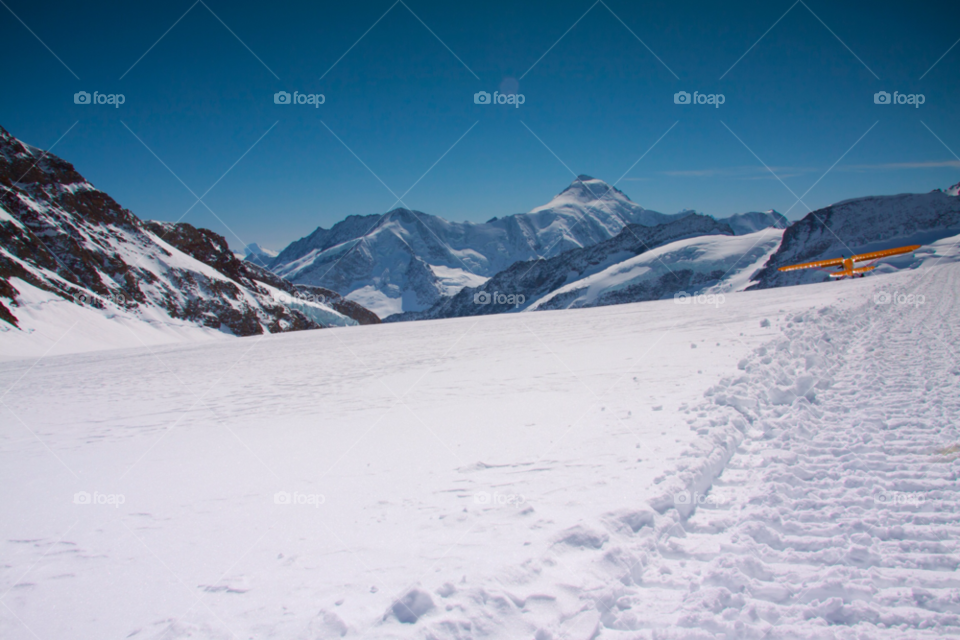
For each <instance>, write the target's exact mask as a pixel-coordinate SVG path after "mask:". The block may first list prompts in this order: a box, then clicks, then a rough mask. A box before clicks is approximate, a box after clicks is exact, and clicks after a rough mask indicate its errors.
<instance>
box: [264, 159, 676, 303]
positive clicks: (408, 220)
mask: <svg viewBox="0 0 960 640" xmlns="http://www.w3.org/2000/svg"><path fill="white" fill-rule="evenodd" d="M683 215H686V213H679V214H674V215H667V214H663V213H658V212H656V211H650V210H648V209H644V208H643V207H641V206H640V205H638V204H636V203H634V202H632V201H631V200H630V199H629V198H628V197H627V196H626V195H625V194H624V193H623V192H622V191H620V190H618V189H616V188H614V187H611V186H610V185H608V184H606V183H605V182H603V181H602V180H597V179H595V178H591V177H589V176H583V175H582V176H578V177H577V178H576V180H574V181H573V183H572V184H571V185H570V186H569V187H567V188H566V189H564V190H563V191H562V192H560V193H559V194H558V195H557V196H556V197H555V198H553V200H551V201H550V202H549V203H547V204H546V205H544V206H542V207H537V208H536V209H534V210H533V211H530V212H529V213H518V214H514V215H510V216H505V217H503V218H493V219H491V220H489V221H487V222H485V223H481V224H478V223H472V222H449V221H447V220H444V219H442V218H439V217H437V216H433V215H429V214H426V213H423V212H420V211H410V210H407V209H395V210H393V211H390V212H388V213H386V214H384V215H367V216H350V217H348V218H346V219H345V220H343V221H341V222H339V223H337V224H335V225H334V226H333V227H332V228H331V229H324V228H322V227H321V228H318V229H317V230H316V231H314V232H313V233H312V234H310V235H309V236H307V237H305V238H302V239H300V240H297V241H296V242H294V243H292V244H291V245H290V246H288V247H287V248H285V249H284V250H283V251H281V252H280V254H279V255H278V256H277V257H276V258H275V259H274V260H273V261H271V262H270V263H268V264H267V266H268V267H269V268H270V269H271V270H273V271H274V272H276V273H277V274H279V275H282V276H283V277H285V278H287V279H289V280H290V281H292V282H295V283H300V284H314V285H320V286H324V287H327V288H330V289H333V290H335V291H339V292H341V293H342V294H343V295H345V296H346V297H348V298H350V299H351V300H356V301H357V302H360V303H361V304H363V305H364V306H366V307H368V308H370V309H371V310H373V311H375V312H376V313H377V314H378V315H380V316H381V317H385V316H387V315H391V314H394V313H401V312H409V311H422V310H425V309H428V308H430V307H431V306H432V305H434V304H436V303H437V302H438V301H440V300H441V299H443V298H446V297H449V296H451V295H454V294H455V293H457V292H458V291H459V290H460V289H462V288H463V287H465V286H477V285H479V284H482V283H483V282H484V281H485V280H486V279H487V278H489V277H490V276H493V275H494V274H496V273H498V272H500V271H502V270H504V269H506V268H508V267H510V266H511V265H513V264H515V263H517V262H520V261H526V260H533V259H540V258H552V257H554V256H557V255H559V254H561V253H563V252H564V251H568V250H570V249H580V248H584V247H589V246H592V245H594V244H597V243H598V242H602V241H604V240H609V239H610V238H612V237H614V236H616V235H617V234H618V233H620V232H621V231H623V229H624V228H626V227H627V226H628V225H643V226H654V225H657V224H661V223H664V222H669V221H671V220H675V219H676V218H678V217H681V216H683Z"/></svg>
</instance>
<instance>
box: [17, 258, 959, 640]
mask: <svg viewBox="0 0 960 640" xmlns="http://www.w3.org/2000/svg"><path fill="white" fill-rule="evenodd" d="M951 251H952V249H950V248H948V247H944V248H942V251H938V255H952V254H951ZM958 290H960V264H957V263H955V262H951V261H950V260H947V259H944V260H940V259H936V260H929V261H928V262H927V264H926V265H924V266H921V267H919V268H917V269H913V270H902V271H899V272H895V273H890V274H878V275H874V276H872V277H867V278H862V279H857V280H850V281H844V282H829V283H824V284H814V285H804V286H797V287H790V288H781V289H769V290H763V291H747V292H742V293H728V294H726V295H725V301H724V303H723V304H720V305H709V304H686V305H679V304H675V303H674V301H673V300H665V301H657V302H645V303H639V304H630V305H622V306H610V307H603V308H595V309H583V310H572V311H554V312H542V313H536V314H517V315H495V316H483V317H476V318H473V317H471V318H462V319H454V320H443V321H427V322H415V323H401V324H390V325H374V326H364V327H346V328H334V329H328V330H324V331H311V332H302V333H294V334H280V335H267V336H262V337H254V338H242V339H233V340H222V341H213V342H203V343H197V344H190V345H187V346H183V345H177V346H170V345H161V346H153V347H150V348H139V349H129V350H123V351H120V350H115V351H110V352H100V353H87V354H77V355H64V356H55V357H47V358H43V359H39V360H37V359H29V360H21V361H16V362H6V363H2V364H0V394H2V396H0V400H2V404H0V424H2V425H3V430H2V432H0V433H2V439H0V480H2V482H3V486H4V488H5V491H3V492H2V493H0V513H2V514H3V518H2V519H0V533H2V536H0V566H2V570H0V604H2V605H3V606H2V607H0V637H2V638H4V639H21V638H24V639H26V638H43V639H46V638H124V637H133V638H144V639H150V640H160V639H165V640H172V639H176V638H193V639H200V638H217V639H219V638H234V637H236V638H244V639H245V638H294V639H310V640H313V639H317V638H339V637H346V638H437V639H454V638H458V639H464V638H536V639H537V640H548V639H560V638H570V639H588V638H616V639H621V638H623V639H626V638H681V639H694V638H720V637H725V638H851V639H852V638H924V637H930V638H934V637H944V636H947V635H955V634H956V633H957V631H958V630H960V577H958V574H957V571H956V570H957V567H958V563H960V553H958V542H957V537H958V534H960V523H958V517H957V496H958V492H957V489H958V485H957V478H958V475H960V460H958V452H960V449H958V447H957V443H958V438H960V435H958V429H960V384H958V381H960V363H958V359H957V357H958V354H957V345H958V344H960V335H958V334H960V327H958V319H960V308H958V302H957V300H956V297H957V296H956V292H957V291H958ZM911 296H912V297H911ZM919 296H922V302H921V299H920V297H919Z"/></svg>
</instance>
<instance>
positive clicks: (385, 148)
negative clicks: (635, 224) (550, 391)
mask: <svg viewBox="0 0 960 640" xmlns="http://www.w3.org/2000/svg"><path fill="white" fill-rule="evenodd" d="M4 3H5V5H6V7H7V8H4V7H0V47H2V52H3V53H2V55H3V59H4V60H5V61H6V64H5V65H4V66H3V70H2V81H3V86H4V87H5V88H7V91H6V92H5V99H4V100H3V101H2V103H0V125H2V126H3V127H5V128H6V129H7V130H9V131H10V132H11V133H12V134H14V135H16V136H17V137H19V138H20V139H22V140H24V141H26V142H29V143H30V144H33V145H35V146H38V147H41V148H49V147H51V145H53V144H54V143H56V146H55V148H54V149H53V152H54V153H56V154H57V155H59V156H61V157H63V158H65V159H66V160H68V161H69V162H72V163H73V164H74V165H75V166H76V167H77V169H78V170H79V171H80V172H81V173H82V174H83V175H85V176H86V177H87V178H88V179H89V180H90V181H92V182H93V183H94V184H95V185H96V186H97V187H99V188H101V189H103V190H104V191H106V192H108V193H109V194H110V195H112V196H113V197H114V198H115V199H117V200H118V201H119V202H120V203H121V204H122V205H124V206H126V207H127V208H129V209H131V210H132V211H133V212H134V213H136V214H137V215H138V216H140V217H142V218H148V219H159V220H178V219H181V217H182V219H183V220H185V221H187V222H190V223H192V224H195V225H198V226H204V227H208V228H211V229H214V230H215V231H217V232H219V233H222V234H224V235H225V236H226V237H227V239H228V240H229V241H230V242H231V245H232V246H234V247H235V248H237V247H239V246H241V242H243V243H246V242H260V243H261V244H263V245H264V246H267V247H272V248H275V249H279V248H282V247H283V246H285V245H286V244H287V243H289V242H291V241H293V240H295V239H297V238H299V237H301V236H303V235H306V234H307V233H309V232H311V231H312V230H313V229H315V228H316V227H317V226H321V225H322V226H326V227H329V226H330V225H332V224H334V223H335V222H337V221H338V220H341V219H343V218H344V217H345V216H347V215H351V214H369V213H382V212H384V211H386V210H387V209H388V208H390V207H391V206H393V205H395V203H396V201H397V199H398V198H397V196H403V203H404V204H406V205H407V206H409V207H411V208H414V209H418V210H421V211H425V212H427V213H432V214H435V215H439V216H443V217H445V218H448V219H451V220H473V221H478V222H479V221H484V220H487V219H489V218H491V217H493V216H501V215H505V214H510V213H517V212H521V211H527V210H529V209H531V208H533V207H535V206H538V205H541V204H544V203H545V202H547V201H548V200H549V199H550V198H551V197H552V196H553V195H555V194H556V193H557V192H559V191H560V190H562V189H563V188H564V187H565V186H566V185H567V184H568V183H569V182H570V181H571V180H572V179H573V174H577V173H586V174H590V175H593V176H595V177H598V178H602V179H604V180H606V181H608V182H610V183H613V182H615V181H618V180H619V183H618V184H617V186H618V188H620V189H621V190H623V191H624V192H625V193H627V195H629V196H630V197H631V199H633V200H634V201H635V202H637V203H639V204H641V205H643V206H645V207H647V208H650V209H655V210H658V211H663V212H667V213H672V212H675V211H679V210H681V209H695V210H697V211H702V212H704V213H709V214H713V215H718V216H723V215H729V214H732V213H737V212H742V211H749V210H760V209H769V208H775V209H777V210H779V211H782V212H783V211H789V217H791V218H798V217H801V216H802V215H804V214H806V213H807V212H808V211H809V209H808V207H811V208H814V209H815V208H817V207H822V206H825V205H828V204H830V203H833V202H837V201H839V200H843V199H846V198H851V197H857V196H861V195H870V194H888V193H900V192H925V191H929V190H931V189H934V188H937V187H946V186H949V185H951V184H954V183H956V182H958V181H960V160H958V158H957V157H956V156H955V155H954V153H953V152H957V153H960V119H958V117H957V115H956V114H957V108H956V105H957V103H958V101H960V84H958V83H957V82H956V78H957V76H958V73H960V45H958V46H956V47H954V48H953V49H951V46H952V45H954V44H955V43H956V42H957V40H958V38H960V27H957V25H958V24H960V5H958V4H957V3H946V2H944V3H921V4H920V5H917V6H907V5H905V4H904V3H900V2H876V3H863V4H856V5H849V6H836V3H829V2H824V1H822V0H804V1H803V2H796V3H793V2H790V1H787V2H731V3H717V2H669V1H667V2H650V3H636V2H625V1H623V0H604V1H603V2H593V1H592V0H586V1H578V2H549V3H547V2H543V3H526V2H516V1H515V0H514V1H510V2H487V1H484V2H459V3H449V2H444V3H440V2H423V1H420V0H403V2H396V3H394V2H393V0H384V1H382V2H381V1H377V2H358V3H340V2H310V3H305V2H304V3H300V2H283V1H280V2H274V3H259V2H242V1H234V2H226V1H225V0H203V1H202V2H196V3H194V2H192V0H185V1H184V2H166V3H157V4H156V5H152V6H148V5H146V4H140V3H137V4H134V3H124V2H91V3H83V4H82V5H81V4H79V3H78V4H71V5H66V3H62V5H63V6H61V4H53V3H47V2H42V1H34V0H30V1H27V0H4ZM345 5H347V6H345ZM14 14H16V16H14ZM778 20H779V21H778ZM371 27H372V28H371ZM368 30H369V31H368ZM365 33H366V35H364V34H365ZM361 36H362V37H361ZM358 40H359V41H358ZM41 41H42V42H41ZM48 47H49V49H48ZM351 47H352V48H351ZM751 47H752V48H751ZM944 54H946V55H944ZM58 58H59V59H58ZM938 60H939V62H938ZM512 87H515V88H513V89H511V88H512ZM281 90H285V91H288V92H290V93H293V91H299V92H301V93H316V94H323V95H324V97H325V102H324V104H323V105H320V106H319V107H318V108H315V107H313V106H311V105H277V104H274V101H273V95H274V93H275V92H277V91H281ZM496 90H501V91H506V92H510V91H518V92H519V93H521V94H523V95H524V98H525V101H524V104H523V105H521V106H520V107H519V108H515V107H513V106H507V105H478V104H474V100H473V96H474V93H476V92H478V91H487V92H489V93H491V94H492V93H493V92H494V91H496ZM78 91H87V92H89V93H90V94H93V92H94V91H98V92H99V93H101V94H123V95H124V98H125V101H124V104H122V105H121V106H120V107H118V108H116V107H113V106H110V105H78V104H74V101H73V95H74V93H76V92H78ZM679 91H687V92H689V93H690V94H693V92H694V91H698V92H699V93H701V94H722V95H723V96H724V103H723V104H722V105H721V106H720V107H719V108H717V107H714V106H711V105H693V104H687V105H682V104H675V103H674V94H675V93H676V92H679ZM878 91H887V92H889V93H890V94H893V93H894V91H897V92H899V93H900V94H908V95H909V94H923V96H924V103H923V104H922V105H921V106H919V108H917V107H914V106H911V105H906V104H904V105H896V104H886V105H878V104H874V99H873V96H874V94H875V93H876V92H878ZM58 141H59V142H58ZM950 149H952V150H953V152H952V151H950ZM765 165H766V167H769V169H772V171H773V173H774V174H776V177H775V176H774V175H772V174H771V172H770V170H768V169H767V168H766V167H765ZM631 167H632V168H631ZM831 167H833V168H832V169H831ZM174 174H175V175H174ZM411 187H412V188H411ZM408 190H409V192H408ZM194 194H195V195H194ZM204 194H205V195H204ZM404 194H406V195H404ZM804 194H806V195H804ZM197 196H203V201H202V203H200V204H198V203H197ZM798 196H803V201H802V202H797V197H798ZM184 214H186V215H184Z"/></svg>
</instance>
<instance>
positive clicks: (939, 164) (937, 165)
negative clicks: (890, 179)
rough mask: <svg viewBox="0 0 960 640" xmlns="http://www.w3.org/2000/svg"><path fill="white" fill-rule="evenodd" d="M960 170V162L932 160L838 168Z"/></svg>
mask: <svg viewBox="0 0 960 640" xmlns="http://www.w3.org/2000/svg"><path fill="white" fill-rule="evenodd" d="M946 167H951V168H954V169H960V160H931V161H929V162H885V163H881V164H851V165H848V166H846V167H837V169H839V170H842V171H897V170H900V169H942V168H946Z"/></svg>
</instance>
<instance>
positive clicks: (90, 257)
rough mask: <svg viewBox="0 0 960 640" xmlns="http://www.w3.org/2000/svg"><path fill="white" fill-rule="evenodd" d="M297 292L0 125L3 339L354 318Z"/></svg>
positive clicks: (261, 327) (241, 332)
mask: <svg viewBox="0 0 960 640" xmlns="http://www.w3.org/2000/svg"><path fill="white" fill-rule="evenodd" d="M297 291H298V290H297V289H296V287H295V286H294V285H293V284H291V283H290V282H287V281H284V280H283V279H282V278H280V277H277V276H276V275H274V274H272V273H270V272H268V271H266V270H263V269H258V268H256V267H255V266H254V265H249V264H248V263H244V262H242V261H240V260H238V259H237V258H236V257H235V256H234V255H233V253H231V252H230V250H229V248H228V246H227V242H226V241H225V240H224V239H223V237H221V236H219V235H217V234H215V233H213V232H211V231H207V230H205V229H195V228H194V227H192V226H191V225H188V224H184V223H180V224H167V223H152V222H143V221H141V220H140V219H139V218H137V217H136V216H135V215H134V214H133V213H131V212H130V211H128V210H126V209H124V208H123V207H121V206H120V205H119V204H117V203H116V202H115V201H114V200H113V199H112V198H111V197H110V196H108V195H107V194H106V193H103V192H102V191H99V190H97V189H96V188H95V187H94V186H93V185H91V184H90V183H89V182H87V181H86V180H85V179H84V178H83V176H81V175H80V174H79V173H77V171H76V170H75V169H74V168H73V166H72V165H71V164H69V163H67V162H65V161H63V160H61V159H60V158H58V157H56V156H54V155H52V154H49V153H46V152H43V151H41V150H40V149H36V148H34V147H31V146H29V145H27V144H24V143H22V142H20V141H19V140H17V139H16V138H15V137H13V136H12V135H10V134H9V133H8V132H7V131H5V130H4V129H2V128H0V320H3V321H4V322H0V332H2V333H6V334H9V335H8V336H6V337H5V341H6V340H12V339H14V338H15V337H16V336H28V335H29V334H33V333H35V332H36V331H37V330H38V329H40V328H43V329H44V330H47V331H50V332H56V331H57V327H58V326H59V327H62V330H61V333H62V331H66V330H67V328H68V327H73V326H75V325H77V324H79V325H80V327H79V328H78V329H76V331H77V332H78V333H83V331H84V330H85V329H91V331H93V330H94V329H93V327H98V328H97V329H96V331H100V333H101V335H102V334H104V333H109V332H105V331H102V330H103V329H105V328H106V327H107V326H109V325H110V323H111V322H112V323H120V324H123V325H124V326H126V327H127V328H131V327H139V329H144V331H147V329H146V328H145V327H144V325H148V326H149V327H151V330H154V329H158V328H160V327H166V328H171V327H172V328H175V329H176V330H177V331H180V330H183V331H187V332H190V331H191V330H196V329H205V330H213V331H215V332H222V333H226V334H232V335H237V336H247V335H256V334H262V333H265V332H269V333H276V332H282V331H295V330H300V329H316V328H321V327H324V326H331V325H348V324H357V320H355V319H353V318H351V317H349V316H347V315H344V314H343V313H341V312H339V311H337V310H335V309H334V308H332V307H331V306H329V305H327V304H324V303H322V302H312V301H310V300H308V301H307V303H305V304H300V305H299V306H297V308H294V307H293V306H290V305H288V304H285V303H284V299H285V298H284V296H286V298H291V297H293V296H295V295H296V294H297ZM91 312H92V313H91ZM104 322H106V323H107V324H104ZM116 328H117V327H116V325H114V329H116ZM139 329H132V330H133V331H134V333H136V331H137V330H139ZM164 330H165V329H164ZM11 332H13V333H11ZM41 333H42V332H41ZM114 333H118V334H119V335H120V336H121V337H122V336H123V332H116V331H115V332H114ZM147 333H149V331H147ZM75 337H76V336H75ZM24 339H26V340H28V341H29V338H26V337H25V338H24ZM107 339H108V340H112V338H107ZM91 340H92V342H96V339H91ZM100 346H101V347H102V346H107V345H106V344H103V345H100Z"/></svg>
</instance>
